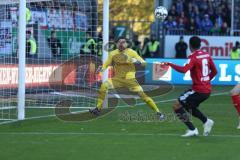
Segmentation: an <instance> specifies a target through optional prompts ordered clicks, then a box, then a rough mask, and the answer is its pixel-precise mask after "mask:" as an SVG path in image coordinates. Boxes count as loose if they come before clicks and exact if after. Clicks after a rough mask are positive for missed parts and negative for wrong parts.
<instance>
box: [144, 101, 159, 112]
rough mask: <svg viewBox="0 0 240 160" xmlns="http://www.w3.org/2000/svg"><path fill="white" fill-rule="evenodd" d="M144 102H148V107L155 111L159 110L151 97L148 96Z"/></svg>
mask: <svg viewBox="0 0 240 160" xmlns="http://www.w3.org/2000/svg"><path fill="white" fill-rule="evenodd" d="M146 103H147V104H148V106H149V107H151V108H152V109H153V110H154V111H156V112H160V110H159V109H158V107H157V105H156V103H155V102H154V101H153V100H152V99H151V98H148V99H147V101H146Z"/></svg>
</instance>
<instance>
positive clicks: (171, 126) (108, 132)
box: [0, 86, 240, 160]
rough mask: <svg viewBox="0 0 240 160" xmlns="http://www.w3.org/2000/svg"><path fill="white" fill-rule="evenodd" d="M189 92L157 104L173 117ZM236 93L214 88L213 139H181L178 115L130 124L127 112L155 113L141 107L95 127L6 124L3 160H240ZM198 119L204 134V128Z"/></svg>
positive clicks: (48, 121)
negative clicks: (178, 101)
mask: <svg viewBox="0 0 240 160" xmlns="http://www.w3.org/2000/svg"><path fill="white" fill-rule="evenodd" d="M186 89H187V87H186V86H179V87H176V88H175V89H174V90H173V91H172V92H170V93H169V94H167V95H163V96H160V97H155V98H154V99H155V100H156V101H158V106H159V107H160V108H161V110H163V111H164V112H165V113H167V114H168V115H169V116H170V115H172V105H173V103H174V101H173V100H172V99H175V98H177V97H178V96H179V94H180V93H181V92H183V91H184V90H186ZM230 89H231V87H221V86H219V87H214V92H213V96H212V97H210V99H209V100H207V101H206V102H204V103H203V104H202V105H201V110H203V111H204V113H206V114H207V115H208V116H209V117H211V118H212V119H213V120H214V121H215V126H214V129H213V132H212V133H211V136H209V137H203V136H199V137H193V138H181V137H180V135H181V134H183V133H184V132H185V129H186V127H185V126H184V125H183V124H182V123H180V122H179V121H178V120H177V119H175V118H174V117H173V116H172V117H171V118H169V119H168V120H167V121H165V122H154V121H150V122H147V121H144V120H142V121H141V119H140V120H138V121H137V119H136V117H135V118H134V117H132V119H127V118H126V117H125V118H126V119H124V114H126V113H128V114H129V115H132V116H134V115H136V114H138V113H141V114H143V113H144V114H146V115H147V114H150V113H152V111H151V110H150V109H149V108H148V107H146V106H145V105H137V106H135V107H123V108H118V109H116V110H115V111H114V112H113V113H111V114H109V115H107V116H105V117H103V118H100V119H97V120H93V121H90V122H75V123H73V122H64V121H61V120H59V119H57V118H56V117H48V118H40V119H32V120H25V121H21V122H19V121H18V122H15V123H10V124H4V125H0V143H1V145H0V160H76V159H78V160H239V159H240V154H239V146H240V140H239V139H240V130H237V129H236V126H237V121H238V119H237V114H236V112H235V109H234V107H233V106H232V104H231V99H230V97H229V94H228V93H227V92H228V91H229V90H230ZM164 100H170V101H164ZM160 101H161V102H160ZM163 101H164V102H163ZM34 114H36V113H34ZM192 120H193V122H194V124H195V125H196V126H197V127H198V129H199V131H200V133H201V134H202V124H201V123H200V122H199V120H197V119H195V118H193V119H192Z"/></svg>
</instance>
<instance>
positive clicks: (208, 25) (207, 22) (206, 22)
mask: <svg viewBox="0 0 240 160" xmlns="http://www.w3.org/2000/svg"><path fill="white" fill-rule="evenodd" d="M201 26H202V30H203V31H206V32H209V31H210V30H211V29H212V27H213V23H212V21H211V19H210V18H209V15H208V14H205V15H204V18H203V20H202V22H201Z"/></svg>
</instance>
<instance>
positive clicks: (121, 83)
mask: <svg viewBox="0 0 240 160" xmlns="http://www.w3.org/2000/svg"><path fill="white" fill-rule="evenodd" d="M107 83H108V87H109V89H117V88H128V89H129V91H131V92H140V91H143V89H142V87H141V86H140V85H139V83H138V81H137V80H136V79H135V78H133V79H125V78H112V79H109V80H108V82H107Z"/></svg>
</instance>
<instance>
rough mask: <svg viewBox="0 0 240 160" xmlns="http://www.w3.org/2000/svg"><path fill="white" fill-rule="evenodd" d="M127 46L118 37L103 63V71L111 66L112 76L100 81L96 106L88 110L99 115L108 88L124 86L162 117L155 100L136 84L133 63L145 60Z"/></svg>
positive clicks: (123, 39)
mask: <svg viewBox="0 0 240 160" xmlns="http://www.w3.org/2000/svg"><path fill="white" fill-rule="evenodd" d="M127 46H128V43H127V41H126V39H125V38H119V39H118V41H117V49H116V50H114V51H112V52H110V54H109V56H108V59H107V61H106V62H105V63H104V64H103V67H102V70H103V71H104V70H105V69H107V68H108V66H109V65H112V66H113V69H114V77H112V78H111V79H109V80H108V81H106V82H104V83H102V85H101V87H100V90H99V96H98V100H97V107H96V108H95V109H90V110H89V112H90V113H92V114H94V115H100V112H101V109H102V107H103V102H104V99H105V96H106V93H107V91H108V89H117V88H121V87H125V88H128V89H129V91H131V92H136V93H137V94H138V95H139V97H140V98H141V99H142V100H143V101H144V102H146V104H147V105H148V106H149V107H150V108H152V109H153V110H154V111H155V112H156V113H157V115H158V116H159V118H160V119H164V115H163V114H162V113H161V112H160V111H159V109H158V107H157V105H156V104H155V102H154V101H153V100H152V98H150V97H149V96H147V95H146V94H145V93H144V91H143V89H142V87H141V86H140V85H139V84H138V82H137V80H136V78H135V73H136V69H135V64H134V63H135V62H136V63H141V65H145V64H146V62H145V61H144V60H143V59H142V58H141V57H140V56H139V55H138V54H137V52H135V51H134V50H132V49H130V48H127ZM134 60H135V62H134Z"/></svg>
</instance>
